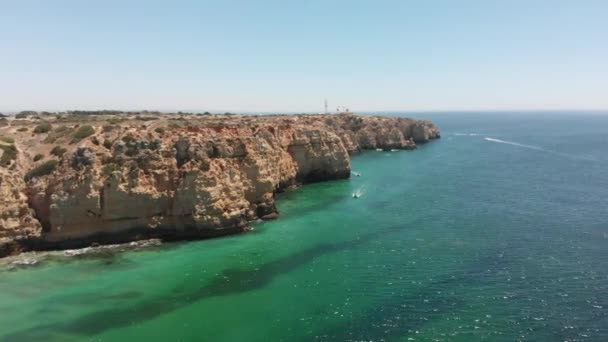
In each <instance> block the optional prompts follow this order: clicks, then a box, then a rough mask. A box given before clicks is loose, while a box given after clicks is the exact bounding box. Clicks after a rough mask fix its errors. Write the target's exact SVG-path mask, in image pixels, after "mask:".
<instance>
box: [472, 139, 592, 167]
mask: <svg viewBox="0 0 608 342" xmlns="http://www.w3.org/2000/svg"><path fill="white" fill-rule="evenodd" d="M484 139H485V140H487V141H491V142H495V143H499V144H507V145H511V146H517V147H522V148H527V149H530V150H535V151H541V152H546V153H550V154H553V155H556V156H560V157H566V158H571V159H576V160H586V161H592V162H597V161H598V160H597V159H595V158H590V157H587V156H577V155H572V154H568V153H562V152H557V151H551V150H547V149H544V148H542V147H540V146H534V145H526V144H520V143H518V142H513V141H507V140H500V139H496V138H489V137H485V138H484Z"/></svg>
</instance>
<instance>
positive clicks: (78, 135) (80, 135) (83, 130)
mask: <svg viewBox="0 0 608 342" xmlns="http://www.w3.org/2000/svg"><path fill="white" fill-rule="evenodd" d="M93 133H95V129H94V128H93V127H92V126H89V125H84V126H80V127H78V129H77V130H76V132H74V134H73V137H74V140H75V141H79V140H82V139H84V138H86V137H89V136H91V135H93Z"/></svg>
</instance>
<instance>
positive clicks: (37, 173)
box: [24, 160, 59, 182]
mask: <svg viewBox="0 0 608 342" xmlns="http://www.w3.org/2000/svg"><path fill="white" fill-rule="evenodd" d="M57 164H59V162H58V161H56V160H49V161H46V162H44V163H42V164H40V165H38V166H36V167H35V168H33V169H31V170H29V171H28V172H27V173H26V174H25V177H24V179H25V181H26V182H27V181H29V180H31V179H33V178H37V177H42V176H46V175H50V174H51V173H53V171H55V169H56V168H57Z"/></svg>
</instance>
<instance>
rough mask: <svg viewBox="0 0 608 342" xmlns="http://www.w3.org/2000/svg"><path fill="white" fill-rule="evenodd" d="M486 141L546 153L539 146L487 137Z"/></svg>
mask: <svg viewBox="0 0 608 342" xmlns="http://www.w3.org/2000/svg"><path fill="white" fill-rule="evenodd" d="M484 139H486V140H487V141H492V142H495V143H500V144H507V145H513V146H518V147H523V148H529V149H531V150H537V151H546V150H545V149H544V148H542V147H538V146H534V145H526V144H520V143H516V142H513V141H506V140H500V139H495V138H488V137H485V138H484Z"/></svg>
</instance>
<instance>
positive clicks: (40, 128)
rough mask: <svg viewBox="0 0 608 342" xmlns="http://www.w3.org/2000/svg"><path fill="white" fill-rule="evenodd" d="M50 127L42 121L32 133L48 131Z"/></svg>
mask: <svg viewBox="0 0 608 342" xmlns="http://www.w3.org/2000/svg"><path fill="white" fill-rule="evenodd" d="M52 127H53V126H51V124H50V123H48V122H44V123H41V124H40V125H38V126H36V127H35V128H34V133H48V132H49V131H50V130H51V128H52Z"/></svg>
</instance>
